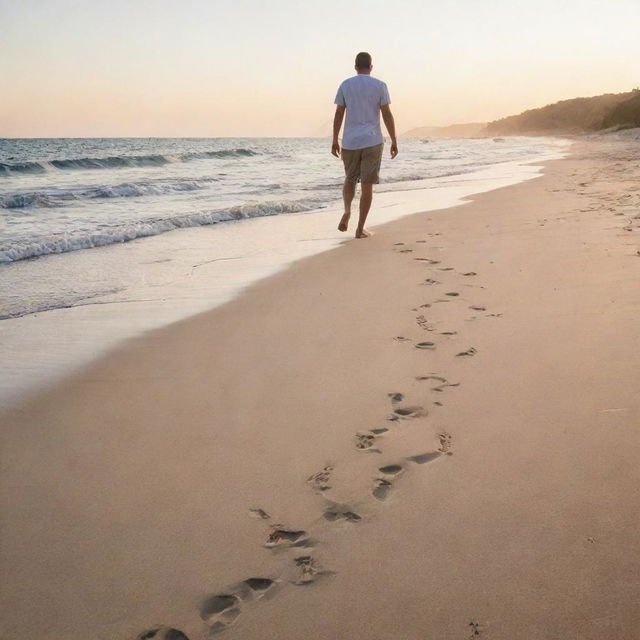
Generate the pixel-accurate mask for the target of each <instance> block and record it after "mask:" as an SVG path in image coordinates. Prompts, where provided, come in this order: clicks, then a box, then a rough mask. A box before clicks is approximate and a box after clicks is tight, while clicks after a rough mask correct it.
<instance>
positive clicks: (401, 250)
mask: <svg viewBox="0 0 640 640" xmlns="http://www.w3.org/2000/svg"><path fill="white" fill-rule="evenodd" d="M398 253H413V249H400V250H399V251H398Z"/></svg>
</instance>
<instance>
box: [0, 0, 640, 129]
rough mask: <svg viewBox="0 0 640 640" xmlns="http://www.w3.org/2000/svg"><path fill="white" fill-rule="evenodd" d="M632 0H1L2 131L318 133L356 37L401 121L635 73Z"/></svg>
mask: <svg viewBox="0 0 640 640" xmlns="http://www.w3.org/2000/svg"><path fill="white" fill-rule="evenodd" d="M639 23H640V3H638V2H636V1H635V0H633V1H632V0H612V2H610V3H609V4H608V5H607V6H604V5H602V4H600V3H597V2H593V1H582V2H578V0H569V1H567V2H565V3H564V4H563V5H562V6H557V5H556V4H555V3H554V2H552V1H551V0H542V1H539V2H532V1H528V0H525V1H523V2H520V3H518V4H517V6H516V5H514V3H513V2H510V1H507V0H497V1H496V2H494V3H492V4H491V6H487V7H484V6H479V5H478V4H477V3H475V2H472V1H471V0H453V1H452V2H450V3H448V4H446V5H442V6H437V7H428V6H424V5H423V3H421V2H418V0H404V1H400V2H397V3H395V4H394V6H393V9H390V8H388V7H387V6H385V3H383V2H381V1H380V0H370V1H368V2H363V1H360V0H357V1H356V2H354V3H351V4H350V5H348V6H342V4H341V3H339V2H337V1H336V0H328V1H327V2H324V3H323V4H322V6H319V7H316V6H313V7H310V6H309V5H304V4H303V3H299V2H293V1H292V0H282V1H281V2H278V3H264V2H262V3H260V2H257V1H256V0H246V1H244V2H232V1H231V0H220V1H218V2H216V3H211V2H204V1H202V0H185V2H183V3H181V5H180V7H179V8H178V7H176V6H175V5H174V3H172V2H169V1H168V0H154V1H153V2H152V1H143V0H137V1H136V0H133V1H131V2H125V1H124V0H113V1H112V2H108V3H107V2H103V1H96V2H91V3H83V2H79V1H78V0H40V1H37V0H24V1H22V2H20V3H12V2H8V0H0V26H2V31H3V40H4V42H3V46H2V49H1V50H0V84H1V85H2V86H3V87H4V88H5V91H3V93H4V96H3V101H2V103H1V104H0V137H10V138H16V137H27V138H34V137H54V138H55V137H114V138H119V137H140V138H145V137H162V138H164V137H202V138H207V137H314V136H318V135H326V134H327V133H328V132H329V128H330V123H331V120H332V116H333V110H334V106H333V98H334V96H335V91H336V88H337V86H338V84H339V83H340V82H341V81H342V80H343V79H344V78H346V77H348V76H350V75H353V73H354V70H353V58H354V56H355V54H356V53H357V52H358V51H360V50H367V51H369V52H370V53H371V54H372V55H373V64H374V69H373V75H374V76H376V77H379V78H381V79H382V80H384V81H385V82H386V83H387V84H388V86H389V90H390V93H391V100H392V109H393V111H394V114H395V116H396V122H397V128H398V132H399V133H403V132H405V131H408V130H410V129H412V128H414V127H419V126H445V125H449V124H457V123H464V122H485V121H492V120H496V119H499V118H502V117H505V116H508V115H513V114H516V113H520V112H521V111H524V110H526V109H531V108H536V107H541V106H544V105H545V104H549V103H553V102H557V101H559V100H564V99H568V98H574V97H582V96H592V95H599V94H603V93H619V92H625V91H630V90H632V89H633V88H634V87H636V86H638V85H639V84H640V77H639V76H638V73H637V71H636V70H635V69H632V64H631V62H632V60H633V59H638V58H640V44H638V38H637V33H636V29H635V26H636V25H637V24H639Z"/></svg>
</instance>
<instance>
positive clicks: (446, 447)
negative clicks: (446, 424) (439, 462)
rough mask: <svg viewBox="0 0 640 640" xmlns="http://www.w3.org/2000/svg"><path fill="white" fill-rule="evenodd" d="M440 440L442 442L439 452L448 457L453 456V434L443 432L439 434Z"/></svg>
mask: <svg viewBox="0 0 640 640" xmlns="http://www.w3.org/2000/svg"><path fill="white" fill-rule="evenodd" d="M438 440H440V447H439V449H438V451H439V452H440V453H443V454H444V455H447V456H450V455H453V451H451V447H452V446H453V443H452V442H451V440H452V438H451V434H450V433H448V432H447V431H442V432H440V433H439V434H438Z"/></svg>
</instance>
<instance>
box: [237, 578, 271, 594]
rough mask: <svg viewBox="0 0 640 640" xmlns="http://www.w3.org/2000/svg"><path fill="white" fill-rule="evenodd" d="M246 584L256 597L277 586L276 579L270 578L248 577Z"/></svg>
mask: <svg viewBox="0 0 640 640" xmlns="http://www.w3.org/2000/svg"><path fill="white" fill-rule="evenodd" d="M244 584H245V585H247V587H249V589H251V594H252V595H253V597H254V598H262V596H263V595H264V594H265V593H267V591H269V590H270V589H271V588H272V587H274V586H275V584H276V583H275V580H271V579H270V578H248V579H247V580H245V581H244Z"/></svg>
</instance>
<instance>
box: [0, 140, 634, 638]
mask: <svg viewBox="0 0 640 640" xmlns="http://www.w3.org/2000/svg"><path fill="white" fill-rule="evenodd" d="M639 158H640V145H639V144H638V142H635V141H633V140H632V139H628V140H624V139H620V140H617V139H614V138H606V139H604V138H603V139H597V138H594V139H592V140H581V141H579V142H577V143H576V144H575V145H574V147H573V149H572V155H571V157H569V158H567V159H564V160H558V161H552V162H548V163H546V165H545V169H544V175H543V176H542V177H540V178H537V179H534V180H531V181H528V182H525V183H521V184H519V185H516V186H512V187H507V188H504V189H499V190H496V191H493V192H490V193H486V194H482V195H480V196H477V197H474V198H473V201H472V202H471V203H469V204H466V205H464V206H462V207H457V208H455V209H451V210H447V211H441V212H435V213H429V214H419V215H414V216H410V217H407V218H405V219H403V220H401V221H398V222H393V223H390V224H388V225H384V226H380V227H378V228H377V229H376V234H375V235H374V236H373V237H372V238H370V239H368V240H365V241H350V242H348V243H346V244H345V245H344V246H342V247H341V248H339V249H336V250H334V251H331V252H327V253H324V254H321V255H318V256H315V257H312V258H309V259H306V260H303V261H301V262H299V263H297V264H296V265H294V267H293V268H291V269H289V270H287V271H286V272H283V273H281V274H279V275H277V276H275V277H273V278H270V279H268V280H265V281H263V282H260V283H259V284H257V285H256V286H253V287H252V288H251V289H250V290H248V291H247V292H246V294H244V295H242V296H241V297H240V298H239V299H237V300H235V301H234V302H232V303H230V304H228V305H226V306H224V307H221V308H219V309H217V310H214V311H211V312H208V313H206V314H202V315H199V316H197V317H194V318H191V319H189V320H186V321H184V322H181V323H179V324H176V325H173V326H171V327H169V328H166V329H164V330H161V331H156V332H153V333H150V334H148V335H147V336H145V337H143V338H141V339H138V340H135V341H132V342H129V343H127V344H126V345H124V346H123V347H122V348H121V349H119V350H118V351H117V352H115V353H113V354H112V355H111V356H110V357H108V358H106V359H105V360H103V361H100V362H98V363H96V364H95V365H94V366H92V367H91V368H90V369H89V370H87V371H84V372H82V373H81V374H79V375H77V376H76V377H75V378H72V379H70V380H68V381H66V382H65V383H64V384H61V385H58V386H57V387H55V388H53V389H51V390H50V391H49V392H47V393H44V394H42V395H40V396H39V397H37V398H35V399H33V400H30V401H29V402H28V403H25V404H23V405H22V406H16V407H14V408H12V409H9V410H6V411H5V412H4V414H3V415H2V416H0V418H1V420H2V424H3V426H2V434H3V435H2V437H3V453H2V477H1V480H2V503H1V508H2V516H3V523H2V579H1V580H2V597H3V615H2V618H3V622H2V631H1V637H2V638H3V639H7V640H17V639H27V638H28V639H30V640H36V639H51V640H86V639H87V638H93V639H98V640H103V639H104V640H106V639H110V640H111V639H117V638H122V639H124V640H128V639H133V638H135V637H136V636H137V635H138V634H140V633H143V632H145V631H150V633H148V634H147V635H145V636H144V637H146V638H151V637H154V638H158V639H159V638H162V637H165V638H172V639H173V640H179V639H181V638H184V636H182V635H180V634H178V633H177V632H169V631H168V630H167V629H164V630H162V631H158V632H157V633H155V634H154V633H153V630H154V629H156V628H157V627H160V626H163V625H165V626H166V627H168V628H175V629H180V630H181V631H182V632H183V633H184V634H186V635H187V636H188V637H189V638H190V639H191V640H196V639H200V638H203V637H206V636H207V634H208V633H209V629H210V628H212V629H213V630H214V631H215V630H220V629H222V630H223V631H224V636H225V637H228V638H242V639H249V638H250V639H252V640H262V639H276V638H277V639H279V640H283V639H291V640H293V639H296V640H297V639H300V638H313V639H315V638H318V639H347V638H348V639H355V640H360V639H365V638H366V639H367V640H387V639H398V640H405V639H406V640H418V639H420V640H423V639H431V638H433V639H437V640H448V639H451V640H453V639H465V638H474V637H480V638H487V639H492V640H518V639H521V638H522V639H527V640H532V639H545V640H552V639H553V640H564V639H574V638H576V639H581V640H582V639H584V640H611V639H623V638H624V639H625V640H629V639H631V638H639V637H640V612H639V609H638V598H639V593H640V527H639V526H638V525H639V514H640V489H639V487H640V464H639V462H640V394H639V393H638V386H639V385H638V380H639V377H640V376H639V372H638V350H639V347H640V322H639V320H638V319H639V317H640V287H639V286H638V284H639V275H640V255H638V251H639V250H640V241H639V240H638V238H639V237H640V218H639V217H638V216H640V186H639V185H640V182H639V179H640V163H639ZM336 222H337V221H336ZM372 222H373V223H375V210H374V212H373V213H372ZM454 294H455V295H454ZM421 343H432V344H431V345H430V344H422V346H423V347H426V348H418V347H419V346H420V345H421ZM374 430H375V431H374ZM357 434H359V435H360V436H361V437H359V438H358V437H357ZM358 445H360V446H362V447H366V448H359V447H358ZM252 510H256V511H252ZM258 510H262V512H261V511H258ZM250 578H260V579H262V580H254V581H250V582H248V583H247V582H244V583H241V582H242V581H243V580H247V579H250ZM271 581H273V582H271ZM216 596H225V597H216Z"/></svg>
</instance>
